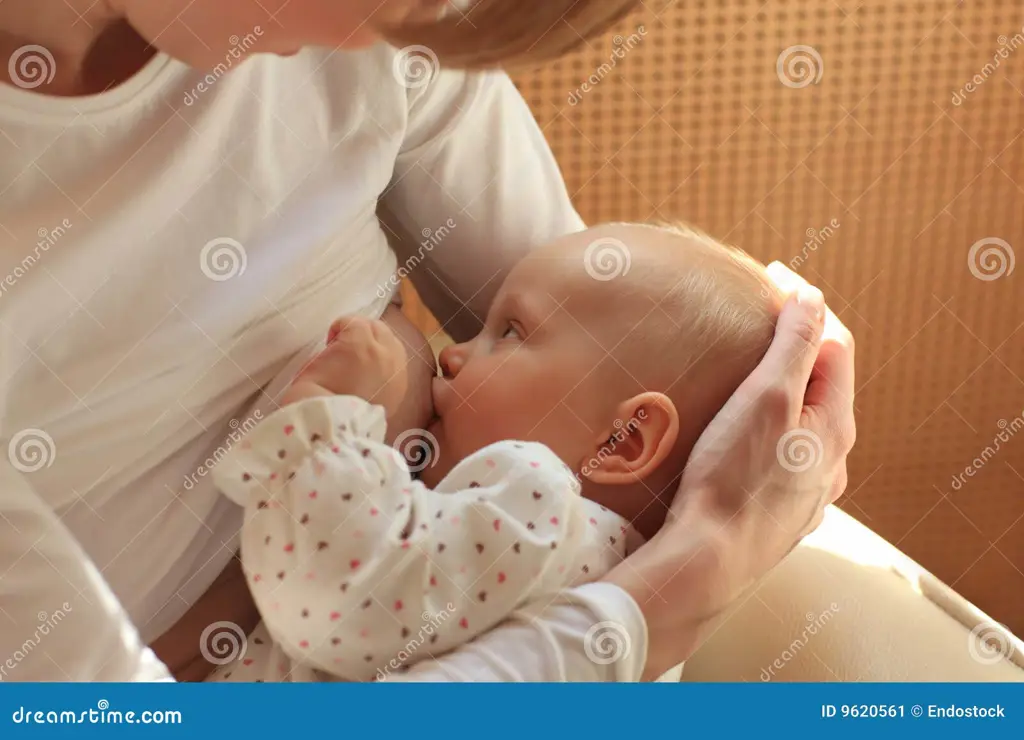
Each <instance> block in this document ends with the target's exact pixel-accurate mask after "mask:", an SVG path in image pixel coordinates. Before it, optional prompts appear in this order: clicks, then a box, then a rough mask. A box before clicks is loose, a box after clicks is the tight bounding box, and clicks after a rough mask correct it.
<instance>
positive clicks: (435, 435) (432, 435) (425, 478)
mask: <svg viewBox="0 0 1024 740" xmlns="http://www.w3.org/2000/svg"><path fill="white" fill-rule="evenodd" d="M425 429H426V434H425V435H424V436H425V437H426V438H427V439H428V440H429V442H430V445H431V447H432V448H433V450H432V452H431V454H430V457H429V459H427V460H424V461H423V462H422V463H421V465H422V466H423V469H422V470H420V471H419V472H418V474H417V475H418V477H419V479H420V481H422V482H423V484H424V485H426V486H427V487H429V488H435V487H436V486H437V485H438V484H439V483H440V482H441V481H442V480H443V479H444V477H445V476H446V475H448V473H449V471H450V470H451V469H452V467H453V466H452V465H451V463H450V460H451V457H450V455H449V454H446V452H447V451H446V448H447V447H448V440H447V438H446V437H445V433H444V423H443V422H442V421H441V420H440V419H438V418H435V419H433V420H432V421H431V423H430V424H428V425H427V426H426V427H425Z"/></svg>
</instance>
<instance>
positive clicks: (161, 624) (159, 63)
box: [0, 0, 853, 681]
mask: <svg viewBox="0 0 1024 740" xmlns="http://www.w3.org/2000/svg"><path fill="white" fill-rule="evenodd" d="M636 4H638V3H637V2H636V1H635V0H480V2H479V3H477V5H476V6H475V7H474V8H473V9H472V11H471V12H470V13H469V14H468V15H466V16H463V15H462V14H461V12H458V11H455V12H453V13H451V14H449V15H448V16H446V20H445V21H443V22H440V23H433V22H431V19H435V18H437V16H438V13H439V11H440V10H441V9H442V6H443V5H444V3H443V2H442V1H441V0H384V1H383V2H381V0H345V1H344V2H340V1H339V0H260V1H259V2H257V0H101V1H100V2H95V0H7V1H6V2H4V3H2V4H0V59H9V60H10V63H9V64H8V65H2V66H0V75H2V74H6V78H3V77H0V81H2V82H3V83H6V84H0V260H2V261H0V275H3V276H6V277H5V278H4V279H3V282H2V288H3V290H2V292H0V331H2V332H3V333H2V336H0V342H2V343H0V353H2V354H0V364H2V373H0V383H2V385H0V435H2V437H3V439H4V442H5V444H9V451H10V454H9V456H8V457H9V460H8V459H4V460H3V461H2V463H3V465H2V468H0V478H2V480H0V622H2V625H0V656H12V657H11V658H8V659H7V661H6V663H4V665H3V668H4V677H5V678H6V679H8V680H10V679H14V680H28V679H49V680H66V679H73V680H147V679H152V678H161V677H166V676H167V675H168V673H170V674H172V675H174V676H175V677H176V678H178V679H186V678H193V679H194V678H202V677H203V676H204V675H205V673H206V672H207V670H208V668H209V666H208V664H207V663H206V661H205V660H203V659H202V658H201V656H200V650H199V643H200V633H202V632H203V631H204V629H205V628H206V627H207V626H208V625H212V624H213V623H216V622H220V621H225V622H233V623H235V624H237V625H240V626H241V627H242V628H243V629H248V628H250V627H251V626H253V624H254V623H255V620H256V615H255V613H254V611H253V608H252V603H251V601H250V600H249V599H248V594H247V591H246V588H245V583H244V581H243V579H242V576H241V573H240V570H239V568H238V566H237V559H236V557H235V553H236V545H237V541H236V533H237V531H238V528H239V523H240V512H239V511H238V510H237V509H236V508H235V507H234V506H233V505H232V504H231V503H230V502H228V501H227V500H226V499H224V498H223V497H219V496H217V495H216V493H215V492H214V491H213V490H212V489H211V488H210V486H209V479H208V478H207V477H205V467H203V461H204V460H206V459H207V458H208V457H210V456H211V455H214V456H216V455H217V454H218V453H217V452H215V448H217V447H218V445H222V444H223V440H224V439H225V437H226V436H227V435H228V434H229V433H230V432H231V431H232V430H233V429H235V428H236V427H237V426H239V425H241V426H242V427H243V428H245V425H247V424H249V423H250V419H251V418H252V417H255V416H256V415H258V414H262V413H267V412H269V410H270V408H271V407H272V405H271V402H270V401H269V396H270V395H272V394H273V392H274V391H275V389H277V388H279V387H280V386H281V384H283V383H285V382H286V381H287V380H288V378H289V377H290V374H291V373H292V372H294V369H295V367H296V366H297V364H298V363H301V362H302V361H303V360H304V359H305V358H307V357H309V356H310V353H311V352H313V351H315V349H316V344H317V342H318V341H319V340H320V339H321V338H322V335H323V331H324V326H325V322H326V321H327V320H328V319H329V318H330V317H334V316H338V315H342V314H349V313H362V314H365V315H382V314H385V315H386V316H387V317H388V319H389V320H392V321H397V318H396V317H395V315H394V314H395V313H396V312H394V311H393V310H389V309H387V306H388V303H389V298H390V297H391V293H390V290H391V282H390V281H389V276H390V275H392V273H393V272H394V270H395V268H396V266H397V263H396V259H395V256H394V254H393V253H392V251H391V250H390V249H389V244H388V243H389V238H388V237H389V236H390V237H393V238H392V239H391V241H392V242H394V244H395V245H396V247H397V250H398V252H399V254H402V252H403V250H409V249H410V247H408V246H407V245H408V244H410V243H412V244H413V245H415V242H417V241H422V240H423V236H424V235H425V236H426V237H427V238H428V241H429V243H430V244H431V247H430V249H427V250H424V249H422V248H421V249H419V250H418V255H417V259H418V258H419V257H423V258H424V260H425V262H426V264H422V265H418V266H417V268H416V269H415V270H414V272H413V277H414V279H416V280H417V281H418V287H420V289H421V291H422V293H423V294H424V295H425V296H426V299H427V302H428V304H429V305H430V307H431V309H432V310H433V311H434V312H435V313H436V314H437V315H438V316H439V317H441V319H442V320H443V321H444V322H446V327H447V328H448V329H449V331H450V332H451V333H452V334H453V335H455V336H456V337H463V336H466V335H468V334H471V333H472V332H473V331H474V329H475V327H476V326H477V317H479V316H482V315H483V313H484V309H485V307H486V305H487V303H488V301H489V300H490V298H491V296H492V294H493V292H494V291H495V289H496V288H497V286H498V284H499V283H500V282H501V280H500V278H501V275H502V273H503V271H504V270H506V269H507V268H508V267H509V266H510V265H511V264H513V263H514V262H515V261H516V260H517V259H518V257H519V256H520V255H522V254H523V252H524V250H527V249H529V248H530V247H531V246H532V245H535V244H538V243H541V242H544V241H547V240H549V239H550V238H552V237H554V236H557V235H559V234H562V233H564V232H567V231H571V230H575V229H579V228H581V227H582V223H581V221H580V219H579V217H578V216H577V214H576V213H575V212H574V210H573V208H572V207H571V205H570V201H569V197H568V195H567V193H566V190H565V186H564V185H563V182H562V179H561V177H560V175H559V172H558V169H557V167H556V165H555V162H554V160H553V158H552V156H551V153H550V152H549V150H548V148H547V146H546V145H545V142H544V139H543V137H542V135H541V132H540V131H539V130H538V128H537V127H536V125H535V124H534V121H533V119H532V117H531V115H530V112H529V111H528V109H527V108H526V106H525V105H524V103H523V101H522V100H521V99H520V97H519V96H518V94H517V93H516V91H515V88H514V87H513V86H512V84H511V83H510V82H509V80H508V79H507V78H506V77H505V76H503V75H501V74H496V73H485V74H484V73H465V72H461V71H457V70H456V69H455V68H456V67H459V66H483V65H490V64H492V63H497V62H503V61H523V62H530V61H540V60H544V59H548V58H551V57H553V56H556V55H559V54H561V53H563V52H566V51H568V50H569V49H571V48H572V47H575V46H577V45H578V44H579V43H581V41H582V40H583V39H584V38H589V37H592V36H593V35H595V34H597V33H600V32H601V31H603V30H604V29H606V28H607V27H608V26H609V24H610V23H612V22H613V21H615V20H617V19H619V18H621V17H622V15H623V14H624V13H625V12H626V11H628V10H629V9H630V8H631V7H632V6H634V5H636ZM381 38H384V39H387V40H389V41H391V42H392V44H393V47H403V48H404V49H405V50H404V51H402V52H396V51H395V48H393V47H391V46H387V45H384V44H375V43H374V42H376V41H378V40H380V39H381ZM413 44H417V45H419V44H422V45H425V46H426V47H429V49H430V50H432V51H427V50H426V49H424V48H422V47H421V48H420V49H419V51H416V50H415V49H411V48H408V47H410V46H411V45H413ZM414 51H415V52H416V53H417V54H419V55H420V58H419V59H412V58H411V57H410V56H409V55H410V54H411V53H412V52H414ZM264 52H265V53H264ZM434 53H436V54H437V55H438V56H439V58H440V59H441V61H442V63H443V64H444V66H445V67H446V68H447V69H446V70H445V71H444V72H441V73H438V74H422V72H424V70H423V68H422V66H420V67H417V63H418V62H422V61H423V60H424V59H426V60H427V61H428V62H429V61H431V60H430V56H431V54H434ZM253 54H255V56H252V58H247V57H250V56H251V55H253ZM243 61H244V64H243ZM197 70H202V71H197ZM378 206H380V208H381V209H382V212H384V213H386V215H387V219H386V220H387V222H388V223H390V224H392V225H393V226H394V233H393V234H387V233H386V232H385V230H384V229H382V227H381V225H380V221H379V220H378V217H377V211H378ZM452 224H454V225H452ZM442 226H443V227H445V230H444V231H443V232H442V231H441V227H442ZM428 230H429V231H428ZM442 233H443V239H439V238H437V237H438V235H441V234H442ZM410 234H412V235H416V236H415V237H414V238H413V239H411V240H410V239H408V238H407V237H408V235H410ZM442 242H443V243H442ZM411 249H415V246H413V247H411ZM782 279H784V280H787V281H788V287H790V288H793V289H794V291H795V298H794V299H793V300H791V301H790V302H789V303H788V304H787V306H786V308H785V310H784V313H783V316H782V318H781V320H780V324H779V331H778V336H777V339H776V341H775V343H774V344H773V346H772V348H771V350H770V352H769V354H768V356H767V357H766V358H765V360H764V362H763V363H762V365H761V367H760V368H759V369H758V370H757V371H756V372H755V373H754V375H752V376H751V378H750V379H749V380H748V381H747V383H746V384H745V385H744V386H743V387H742V388H741V389H740V391H739V392H738V393H737V395H736V396H735V397H734V398H733V399H732V400H731V401H730V403H729V405H728V406H727V408H726V409H725V410H724V411H723V412H722V413H721V414H720V415H719V418H718V419H716V421H715V422H714V424H713V425H712V426H711V427H710V428H709V429H708V430H707V432H706V434H705V435H704V437H703V438H702V440H701V442H700V443H699V444H698V448H697V449H696V450H695V451H694V454H693V457H692V459H691V462H690V465H689V467H688V469H687V473H686V475H685V477H684V481H683V483H682V486H683V489H684V490H683V494H684V495H680V496H678V497H677V501H678V504H677V507H676V512H675V513H676V514H677V517H675V518H674V521H672V522H670V523H669V524H668V525H667V526H666V527H665V528H664V530H663V531H662V533H661V534H660V535H659V536H658V537H656V538H655V539H654V540H652V541H651V542H649V543H648V544H647V545H646V546H645V547H644V548H642V549H641V550H640V551H639V552H637V553H636V554H635V555H633V556H632V557H630V559H629V560H628V561H627V562H626V563H625V564H624V565H623V566H621V567H620V568H618V569H617V570H615V571H613V572H612V573H610V574H609V575H608V576H607V577H606V578H605V579H603V581H602V582H599V583H596V584H592V585H590V586H586V587H583V588H579V589H574V590H570V591H567V592H566V593H564V594H562V595H561V596H560V598H559V599H557V600H556V601H555V602H554V603H552V604H546V605H535V606H532V607H528V608H527V609H525V610H524V612H523V613H522V614H521V615H519V616H521V617H522V618H520V619H514V620H511V621H510V622H509V623H508V624H506V625H505V626H502V627H500V628H499V629H496V630H495V631H493V632H491V633H489V634H488V635H486V636H484V637H483V638H482V639H480V640H477V641H476V642H474V643H473V644H472V645H470V646H467V647H466V648H464V649H462V650H461V651H459V652H458V653H456V654H453V655H450V656H446V657H445V658H443V659H441V660H440V661H437V662H428V663H425V664H422V665H421V666H419V667H418V668H417V669H416V671H414V672H413V673H412V674H411V676H410V677H414V678H420V679H430V680H451V679H452V678H464V677H473V678H477V679H491V680H509V679H513V678H517V679H518V678H521V679H539V680H543V679H546V680H551V679H559V678H564V679H570V680H601V681H611V680H636V679H640V678H652V677H655V676H657V675H659V674H660V673H661V672H662V671H664V670H666V669H667V668H669V667H671V666H672V665H674V664H677V663H679V662H681V661H683V660H684V659H686V658H687V657H688V656H689V655H690V653H691V652H692V651H693V649H694V648H695V647H696V645H697V644H699V642H700V640H701V639H702V636H704V635H705V634H706V631H707V630H708V629H709V627H710V626H711V625H712V624H713V621H714V619H715V617H716V616H717V615H718V614H720V613H721V611H722V610H723V609H725V608H726V607H728V606H729V605H730V604H731V603H733V602H734V601H735V600H736V599H737V598H739V597H740V596H741V595H742V594H743V592H744V591H745V590H746V589H748V588H749V587H750V586H751V585H752V584H753V583H754V582H755V581H756V580H757V579H758V578H759V577H760V576H762V575H763V574H764V573H765V571H766V570H768V569H769V568H771V567H773V566H774V565H775V564H776V563H778V562H779V560H780V559H781V558H782V557H783V556H784V555H785V554H786V553H787V552H788V551H789V550H790V549H791V548H792V547H793V546H794V544H795V543H796V542H797V541H798V539H799V537H800V536H801V535H802V534H804V533H806V532H807V531H809V529H810V528H813V527H814V526H816V524H817V521H818V520H819V517H820V515H821V511H822V509H823V507H824V506H825V505H826V504H827V503H828V502H829V501H832V500H834V499H835V498H836V497H838V496H839V495H840V494H841V493H842V491H843V489H844V488H845V485H846V472H845V459H846V453H847V452H848V450H849V449H850V446H851V445H852V442H853V416H852V401H851V396H852V390H853V377H852V363H853V359H852V343H851V341H850V338H849V334H848V333H847V332H846V330H845V329H844V328H843V327H842V326H841V325H840V324H839V323H838V321H836V320H835V318H834V317H833V316H831V314H828V318H827V319H825V317H824V314H826V312H825V310H824V304H823V301H822V298H821V294H820V293H819V292H818V291H816V290H814V289H812V288H809V287H808V286H806V285H804V284H802V283H799V282H798V279H796V278H795V276H792V275H790V276H783V277H782ZM382 287H385V288H386V289H385V290H381V288H382ZM823 324H825V325H826V326H825V328H824V332H825V334H826V339H825V340H824V343H822V339H821V335H822V325H823ZM423 372H424V373H426V372H429V369H427V368H424V369H423ZM798 427H805V428H809V429H810V430H811V431H812V432H814V433H815V434H817V435H819V436H820V437H821V438H822V439H823V440H824V446H823V457H822V459H821V461H820V462H819V464H818V465H816V466H815V467H813V468H811V469H810V470H809V471H805V472H803V473H800V474H797V473H793V472H791V471H789V470H786V469H784V468H782V467H781V466H780V465H779V464H778V463H777V461H776V446H777V443H778V441H779V439H780V438H781V437H782V435H784V434H785V433H787V432H789V431H791V430H794V429H796V428H798ZM8 463H9V464H8ZM58 616H59V620H58ZM603 621H615V622H618V623H619V624H620V625H621V626H622V629H625V630H626V632H627V633H628V634H629V637H630V638H631V643H632V646H633V650H632V651H631V652H630V654H629V656H627V657H626V658H624V659H623V660H620V661H618V662H616V663H612V664H607V665H605V664H597V663H594V662H591V661H589V660H588V659H587V657H586V656H587V647H586V646H585V645H584V640H583V639H582V638H583V636H584V635H585V634H586V633H587V631H588V630H589V629H590V627H591V626H592V625H594V624H595V623H598V622H603ZM41 623H42V624H46V625H50V626H49V627H48V628H47V629H45V630H41V629H40V624H41ZM41 633H42V634H41ZM147 646H151V647H152V648H153V651H151V650H149V649H147ZM154 651H155V654H154ZM156 656H159V658H157V657H156ZM168 669H169V670H168Z"/></svg>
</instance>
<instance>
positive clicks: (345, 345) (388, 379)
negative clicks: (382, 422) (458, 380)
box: [281, 316, 409, 418]
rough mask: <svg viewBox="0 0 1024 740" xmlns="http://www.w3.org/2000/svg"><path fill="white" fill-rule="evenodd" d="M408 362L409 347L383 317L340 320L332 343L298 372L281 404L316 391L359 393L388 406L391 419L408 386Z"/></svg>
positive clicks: (331, 334)
mask: <svg viewBox="0 0 1024 740" xmlns="http://www.w3.org/2000/svg"><path fill="white" fill-rule="evenodd" d="M407 364H408V357H407V355H406V351H405V347H404V346H403V345H402V342H401V341H399V339H398V337H396V336H395V334H394V332H393V331H391V328H390V327H389V326H388V325H387V324H385V323H384V322H383V321H375V320H373V319H367V318H363V317H358V316H354V317H346V318H342V319H338V320H337V321H335V322H334V323H333V324H332V325H331V329H330V332H329V334H328V337H327V347H326V348H325V349H324V350H323V351H322V352H321V353H320V354H319V355H317V356H316V357H315V358H314V359H313V360H312V361H311V362H310V363H309V364H308V365H307V366H306V367H305V368H304V369H303V370H302V372H301V373H299V375H298V377H296V379H295V380H294V381H293V383H292V387H291V388H290V389H289V390H288V391H287V393H285V396H284V398H282V399H281V403H282V405H285V404H288V403H292V402H295V401H298V400H301V399H303V398H308V397H310V396H316V395H340V396H358V397H359V398H363V399H365V400H366V401H368V402H370V403H373V404H376V405H378V406H383V407H384V410H385V412H386V414H387V416H388V417H389V418H390V417H391V416H392V415H393V414H394V413H395V411H396V410H397V409H398V407H399V404H400V403H401V401H402V398H403V397H404V396H405V394H406V391H407V388H408V384H409V377H408V371H407V367H406V366H407Z"/></svg>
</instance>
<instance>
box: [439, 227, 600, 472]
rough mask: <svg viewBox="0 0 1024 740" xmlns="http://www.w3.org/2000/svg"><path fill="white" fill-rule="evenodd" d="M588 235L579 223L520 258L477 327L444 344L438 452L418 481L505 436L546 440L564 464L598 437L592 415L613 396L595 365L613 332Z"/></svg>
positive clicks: (582, 455)
mask: <svg viewBox="0 0 1024 740" xmlns="http://www.w3.org/2000/svg"><path fill="white" fill-rule="evenodd" d="M593 241H594V236H593V235H592V234H590V233H589V232H583V233H581V234H575V235H571V236H569V237H566V238H565V239H562V240H561V241H559V242H557V243H555V244H552V245H550V246H548V247H545V248H542V249H540V250H538V251H537V252H535V253H533V254H531V255H529V256H528V257H526V258H525V259H524V260H523V261H522V262H521V263H519V264H518V265H517V266H516V267H515V268H514V269H513V271H512V272H511V273H510V274H509V276H508V278H507V279H506V281H505V282H504V284H503V285H502V287H501V289H500V290H499V292H498V295H497V296H496V298H495V301H494V303H493V304H492V306H491V310H490V312H489V314H488V316H487V320H486V323H485V326H484V328H483V330H482V331H481V332H480V333H479V334H478V335H477V336H476V337H475V338H474V339H473V340H471V341H469V342H465V343H463V344H458V345H455V346H452V347H448V348H446V349H445V350H444V351H443V352H442V353H441V358H440V360H441V369H442V373H443V377H439V378H435V379H434V384H433V396H434V409H435V413H436V414H437V419H436V420H435V421H434V422H433V424H432V425H431V426H430V427H429V429H428V431H429V432H430V433H431V434H432V435H433V436H434V437H435V438H436V440H437V447H438V450H437V453H438V454H437V458H436V461H434V464H433V465H431V466H429V467H427V468H426V469H424V470H423V472H422V474H421V475H422V476H423V478H424V481H425V482H427V483H428V484H435V483H436V482H438V481H439V480H440V479H441V478H443V476H444V475H445V474H446V473H447V472H449V471H450V470H451V469H452V467H454V465H455V464H457V463H458V462H459V461H460V460H462V459H463V458H465V457H466V456H468V455H470V454H472V453H473V452H476V451H477V450H479V449H481V448H483V447H485V446H487V445H489V444H492V443H494V442H499V441H502V440H508V439H518V440H523V441H533V442H540V443H543V444H545V445H547V446H548V447H549V448H551V449H552V450H553V451H554V452H555V454H557V455H558V456H559V457H560V458H561V459H562V460H563V461H565V462H566V463H567V464H569V466H570V467H573V466H574V463H575V462H577V461H580V460H583V459H585V458H586V457H587V456H588V455H589V454H590V451H591V450H593V449H594V447H595V445H596V444H598V442H599V441H600V440H599V439H598V436H599V435H598V430H599V428H600V426H601V425H602V424H601V422H600V421H599V419H600V418H601V415H602V414H604V415H605V418H606V415H607V414H608V413H611V412H612V410H613V409H614V401H615V400H616V399H613V398H612V397H611V394H609V393H607V390H608V389H607V383H608V381H607V376H606V374H605V377H604V378H603V379H602V377H601V376H602V373H599V372H598V368H599V366H600V365H602V363H605V362H607V361H609V360H608V353H607V352H606V351H605V347H610V346H612V344H610V342H613V341H614V340H612V339H610V337H609V334H608V332H607V331H606V329H607V324H608V320H607V317H604V318H596V317H597V316H598V315H599V314H598V311H599V309H600V308H601V305H600V303H601V302H602V301H607V296H608V292H607V286H606V285H604V288H605V290H604V291H602V290H601V289H600V288H601V287H602V285H603V283H602V282H601V281H599V280H595V278H593V277H591V275H590V274H588V272H587V270H586V269H585V262H584V253H585V251H586V247H587V246H588V245H589V244H590V243H592V242H593ZM602 315H603V312H602ZM602 391H605V392H604V393H602ZM574 469H575V468H574Z"/></svg>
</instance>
